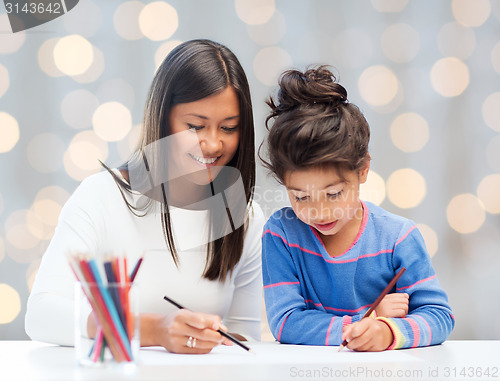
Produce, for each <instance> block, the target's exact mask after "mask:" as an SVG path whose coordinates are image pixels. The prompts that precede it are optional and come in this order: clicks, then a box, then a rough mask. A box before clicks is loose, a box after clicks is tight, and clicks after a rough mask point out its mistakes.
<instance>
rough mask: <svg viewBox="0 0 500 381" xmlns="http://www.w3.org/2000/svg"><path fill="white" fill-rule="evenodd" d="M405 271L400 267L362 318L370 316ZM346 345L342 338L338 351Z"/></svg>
mask: <svg viewBox="0 0 500 381" xmlns="http://www.w3.org/2000/svg"><path fill="white" fill-rule="evenodd" d="M405 271H406V269H405V268H404V267H401V269H400V270H399V271H398V273H397V274H396V275H395V276H394V278H392V280H391V281H390V282H389V284H388V285H387V286H386V287H385V288H384V290H383V291H382V292H381V293H380V295H379V296H378V298H377V299H376V300H375V301H374V302H373V304H372V306H371V307H370V308H369V309H368V311H366V312H365V314H364V315H363V318H362V319H364V318H366V317H368V316H370V314H371V313H372V312H373V310H375V308H377V306H378V305H379V304H380V302H381V301H382V299H384V296H386V295H387V293H388V292H389V291H391V290H392V288H393V287H394V285H395V284H396V282H397V281H398V280H399V278H401V275H403V273H404V272H405ZM346 345H347V340H344V341H343V342H342V344H340V347H339V352H340V351H341V350H342V349H343V348H344V347H345V346H346Z"/></svg>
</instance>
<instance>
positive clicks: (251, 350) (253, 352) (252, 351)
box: [248, 348, 257, 355]
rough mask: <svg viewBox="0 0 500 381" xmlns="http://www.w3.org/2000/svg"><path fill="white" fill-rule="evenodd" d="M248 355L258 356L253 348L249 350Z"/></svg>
mask: <svg viewBox="0 0 500 381" xmlns="http://www.w3.org/2000/svg"><path fill="white" fill-rule="evenodd" d="M248 353H251V354H253V355H256V354H257V352H255V351H254V350H253V349H252V348H250V349H249V350H248Z"/></svg>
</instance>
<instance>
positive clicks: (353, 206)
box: [284, 162, 369, 236]
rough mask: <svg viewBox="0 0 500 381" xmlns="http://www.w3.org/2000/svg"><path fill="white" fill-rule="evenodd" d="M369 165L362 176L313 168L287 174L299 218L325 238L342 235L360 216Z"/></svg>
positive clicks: (286, 179)
mask: <svg viewBox="0 0 500 381" xmlns="http://www.w3.org/2000/svg"><path fill="white" fill-rule="evenodd" d="M368 169H369V162H368V164H367V165H366V167H364V168H363V169H362V170H361V171H360V172H359V173H358V172H357V171H344V173H343V175H344V179H342V178H341V177H339V175H338V173H337V171H336V170H335V168H332V167H328V168H327V167H311V168H307V169H303V170H297V171H293V172H292V171H291V172H287V173H286V175H285V179H284V180H285V186H286V188H287V191H288V197H289V198H290V202H291V204H292V208H293V210H294V212H295V214H296V215H297V217H298V218H299V219H300V220H301V221H303V222H304V223H306V224H308V225H310V226H312V227H314V228H315V229H316V230H317V231H318V232H319V233H320V234H321V235H325V236H331V235H335V234H337V233H341V232H342V230H343V228H344V227H346V226H348V224H349V223H350V222H352V221H353V220H354V219H355V218H358V217H356V216H359V213H356V212H357V211H358V210H359V209H360V208H361V203H360V201H359V186H360V184H362V183H364V182H365V181H366V178H367V176H368Z"/></svg>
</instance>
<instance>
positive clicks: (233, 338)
mask: <svg viewBox="0 0 500 381" xmlns="http://www.w3.org/2000/svg"><path fill="white" fill-rule="evenodd" d="M163 299H165V300H166V301H167V302H169V303H170V304H173V305H174V306H176V307H177V308H178V309H180V310H182V309H186V308H184V307H183V306H181V305H180V304H179V303H177V302H176V301H174V300H172V299H170V298H169V297H167V296H164V297H163ZM217 332H219V333H220V334H221V335H222V336H224V337H225V338H226V339H229V340H231V341H232V342H233V343H235V344H236V345H239V346H240V347H241V348H243V349H244V350H245V351H247V352H250V353H253V354H255V351H254V350H252V348H249V347H247V346H246V345H245V344H243V343H242V342H241V341H239V340H238V339H237V338H235V337H233V336H231V335H230V334H229V333H227V332H224V331H223V330H221V329H220V328H219V329H218V330H217Z"/></svg>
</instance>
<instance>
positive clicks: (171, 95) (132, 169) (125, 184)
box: [26, 40, 264, 353]
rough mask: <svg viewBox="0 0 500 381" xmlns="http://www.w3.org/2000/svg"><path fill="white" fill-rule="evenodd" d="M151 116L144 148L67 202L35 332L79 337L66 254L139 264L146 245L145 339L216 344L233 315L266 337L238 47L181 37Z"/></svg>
mask: <svg viewBox="0 0 500 381" xmlns="http://www.w3.org/2000/svg"><path fill="white" fill-rule="evenodd" d="M143 126H144V127H143V131H142V137H141V141H140V144H139V147H138V148H137V150H136V151H135V154H134V155H133V156H132V157H131V158H130V159H129V160H128V161H127V162H126V163H125V164H124V165H122V166H121V167H120V168H118V169H109V168H107V167H106V169H107V171H103V172H101V173H98V174H96V175H93V176H90V177H89V178H87V179H86V180H84V181H83V182H82V184H81V185H80V186H79V187H78V188H77V190H76V191H75V193H74V194H73V195H72V197H71V198H70V199H69V200H68V202H67V203H66V205H65V207H64V208H63V210H62V212H61V215H60V217H59V223H58V226H57V228H56V231H55V234H54V237H53V238H52V241H51V243H50V245H49V247H48V249H47V251H46V253H45V255H44V257H43V259H42V263H41V265H40V269H39V271H38V274H37V277H36V280H35V283H34V285H33V290H32V293H31V295H30V297H29V300H28V309H27V313H26V332H27V333H28V335H29V336H30V337H31V338H32V339H33V340H41V341H47V342H52V343H57V344H61V345H72V344H73V330H74V327H73V323H72V322H73V310H74V306H73V304H74V303H73V284H74V282H75V278H74V275H73V274H72V273H71V270H70V268H69V266H68V264H67V259H66V254H67V253H68V252H83V253H90V254H92V255H94V256H96V257H97V258H99V257H102V256H104V255H106V254H109V253H114V254H119V255H122V253H126V256H127V258H128V261H129V263H131V264H133V263H135V262H136V261H137V260H138V258H140V257H141V256H142V255H143V254H144V261H143V264H142V266H141V268H140V270H139V272H138V275H137V277H136V282H137V283H138V284H139V285H140V294H141V308H140V310H141V345H143V346H151V345H161V346H163V347H165V348H166V349H167V350H168V351H170V352H176V353H207V352H210V351H211V349H212V348H213V347H215V346H216V345H218V344H220V343H225V344H230V342H227V341H226V340H225V339H223V337H222V336H221V335H220V333H218V332H217V330H218V329H219V328H220V329H222V330H225V329H226V326H227V329H228V330H229V331H230V332H231V333H235V334H239V335H240V336H239V338H240V339H244V338H246V339H257V340H258V339H259V338H260V310H261V300H262V299H261V288H262V287H261V265H260V247H261V246H260V245H261V244H260V235H261V232H262V226H263V223H264V216H263V213H262V211H261V209H260V207H259V206H258V205H256V204H255V203H252V194H253V187H254V184H255V158H254V130H253V116H252V107H251V99H250V91H249V87H248V82H247V79H246V76H245V73H244V71H243V69H242V67H241V65H240V63H239V62H238V60H237V58H236V57H235V56H234V54H233V53H232V52H231V51H230V50H229V49H227V48H226V47H225V46H222V45H220V44H218V43H215V42H212V41H208V40H194V41H188V42H186V43H183V44H181V45H179V46H178V47H176V48H175V49H174V50H173V51H172V52H171V53H170V54H169V55H168V56H167V57H166V59H165V60H164V62H163V63H162V65H161V66H160V67H159V69H158V71H157V73H156V75H155V77H154V80H153V83H152V85H151V88H150V91H149V95H148V98H147V102H146V107H145V115H144V123H143ZM163 295H168V296H169V297H171V298H172V299H174V300H176V301H178V302H179V303H181V304H183V305H184V306H186V307H187V308H188V309H189V310H176V309H175V308H174V307H172V306H171V305H169V304H168V303H166V302H165V301H163V299H162V298H163ZM190 311H199V312H190ZM88 313H89V317H88V323H87V330H88V333H89V336H90V337H92V336H93V335H94V334H95V330H96V324H95V320H94V318H93V315H92V314H91V313H90V312H88ZM221 317H222V320H221ZM222 321H223V322H224V324H223V323H222ZM193 344H194V345H193Z"/></svg>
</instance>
